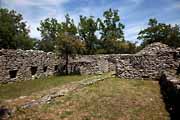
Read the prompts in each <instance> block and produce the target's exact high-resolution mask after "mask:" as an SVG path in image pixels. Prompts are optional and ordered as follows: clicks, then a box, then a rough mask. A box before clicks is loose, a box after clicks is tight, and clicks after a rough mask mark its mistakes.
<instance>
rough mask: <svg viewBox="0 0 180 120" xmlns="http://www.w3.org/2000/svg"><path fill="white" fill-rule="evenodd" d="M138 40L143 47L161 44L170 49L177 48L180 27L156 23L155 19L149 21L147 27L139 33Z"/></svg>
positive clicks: (179, 40) (179, 42) (179, 38)
mask: <svg viewBox="0 0 180 120" xmlns="http://www.w3.org/2000/svg"><path fill="white" fill-rule="evenodd" d="M138 39H140V40H143V42H142V46H143V47H144V46H146V45H147V44H151V43H153V42H162V43H165V44H167V45H169V46H171V47H179V46H180V26H178V25H175V26H172V25H170V24H165V23H158V21H157V20H156V19H149V23H148V27H147V28H146V29H144V30H142V31H140V32H139V36H138Z"/></svg>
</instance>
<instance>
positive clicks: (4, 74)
mask: <svg viewBox="0 0 180 120" xmlns="http://www.w3.org/2000/svg"><path fill="white" fill-rule="evenodd" d="M59 63H60V59H59V58H58V57H57V56H55V54H53V53H45V52H42V51H32V50H27V51H23V50H4V49H2V50H0V83H7V82H13V81H17V80H29V79H34V78H39V77H41V76H47V75H53V74H54V73H55V72H56V71H57V67H58V66H57V65H58V64H59Z"/></svg>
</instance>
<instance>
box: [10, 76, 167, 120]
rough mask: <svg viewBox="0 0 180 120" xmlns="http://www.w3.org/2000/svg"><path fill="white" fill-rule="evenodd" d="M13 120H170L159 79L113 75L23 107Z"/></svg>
mask: <svg viewBox="0 0 180 120" xmlns="http://www.w3.org/2000/svg"><path fill="white" fill-rule="evenodd" d="M12 119H13V120H16V119H17V120H23V119H32V120H36V119H43V120H168V119H170V118H169V114H168V113H167V111H166V110H165V105H164V103H163V101H162V99H161V94H160V89H159V85H158V82H155V81H143V80H122V79H119V78H110V79H107V80H104V81H101V82H98V83H96V84H94V85H91V86H88V87H86V88H83V89H80V90H78V91H76V92H73V93H71V94H69V95H67V96H64V97H60V98H56V99H55V101H53V102H51V103H50V104H44V105H41V106H36V107H33V108H32V109H25V110H19V111H18V112H17V113H16V115H15V116H14V117H13V118H12Z"/></svg>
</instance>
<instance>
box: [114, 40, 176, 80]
mask: <svg viewBox="0 0 180 120" xmlns="http://www.w3.org/2000/svg"><path fill="white" fill-rule="evenodd" d="M174 52H175V50H173V49H171V48H169V47H168V46H167V45H164V44H161V43H153V44H151V45H149V46H148V47H147V48H144V49H143V50H142V51H140V52H139V53H137V54H134V55H128V56H127V59H123V58H121V57H120V58H119V59H118V60H117V67H116V74H117V76H118V77H121V78H140V79H141V78H146V79H147V78H150V79H156V78H157V77H159V75H160V73H161V71H166V70H169V69H176V68H177V67H178V64H179V62H178V61H176V59H175V58H174ZM122 59H123V60H122Z"/></svg>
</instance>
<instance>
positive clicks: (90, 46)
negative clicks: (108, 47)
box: [78, 16, 98, 54]
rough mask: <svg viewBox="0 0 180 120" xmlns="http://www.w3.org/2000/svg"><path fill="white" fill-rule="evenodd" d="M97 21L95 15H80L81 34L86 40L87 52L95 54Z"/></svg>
mask: <svg viewBox="0 0 180 120" xmlns="http://www.w3.org/2000/svg"><path fill="white" fill-rule="evenodd" d="M97 29H98V26H97V22H96V21H95V20H94V19H93V17H92V16H91V17H89V18H87V17H85V16H80V23H79V28H78V30H79V35H80V38H81V39H82V40H84V41H85V45H86V54H95V52H96V49H97V43H98V42H97V37H96V35H95V32H96V31H97Z"/></svg>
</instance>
